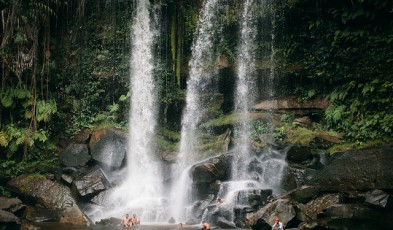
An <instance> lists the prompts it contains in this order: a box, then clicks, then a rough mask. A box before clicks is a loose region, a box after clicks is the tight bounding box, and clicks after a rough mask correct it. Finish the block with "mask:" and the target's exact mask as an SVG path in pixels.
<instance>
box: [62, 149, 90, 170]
mask: <svg viewBox="0 0 393 230" xmlns="http://www.w3.org/2000/svg"><path fill="white" fill-rule="evenodd" d="M90 159H91V156H90V155H89V149H88V146H87V145H86V144H71V145H69V146H68V147H67V148H66V149H65V150H64V152H63V153H62V154H61V155H60V163H61V164H62V165H64V166H67V167H77V166H86V163H87V162H89V160H90Z"/></svg>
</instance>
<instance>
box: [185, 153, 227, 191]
mask: <svg viewBox="0 0 393 230" xmlns="http://www.w3.org/2000/svg"><path fill="white" fill-rule="evenodd" d="M231 160H232V155H230V154H223V155H220V156H218V157H213V158H210V159H208V160H206V161H204V162H201V163H198V164H195V165H193V166H192V167H191V169H190V176H191V178H192V181H193V182H194V183H195V184H198V183H212V182H214V181H216V180H225V179H227V178H229V176H230V167H231Z"/></svg>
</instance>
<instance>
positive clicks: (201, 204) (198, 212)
mask: <svg viewBox="0 0 393 230" xmlns="http://www.w3.org/2000/svg"><path fill="white" fill-rule="evenodd" d="M213 200H214V195H209V196H208V197H206V199H204V200H200V201H197V202H195V203H194V204H193V205H192V208H191V213H192V215H193V217H194V218H196V219H201V217H202V215H203V213H204V211H205V210H206V208H207V207H208V206H209V204H210V203H211V202H212V201H213Z"/></svg>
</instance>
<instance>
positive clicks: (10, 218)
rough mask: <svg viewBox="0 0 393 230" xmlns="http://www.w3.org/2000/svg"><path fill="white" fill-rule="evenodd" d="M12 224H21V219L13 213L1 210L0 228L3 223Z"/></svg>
mask: <svg viewBox="0 0 393 230" xmlns="http://www.w3.org/2000/svg"><path fill="white" fill-rule="evenodd" d="M10 222H14V223H17V224H20V219H19V217H17V216H15V215H14V214H13V213H10V212H6V211H3V210H0V226H1V225H2V224H1V223H10Z"/></svg>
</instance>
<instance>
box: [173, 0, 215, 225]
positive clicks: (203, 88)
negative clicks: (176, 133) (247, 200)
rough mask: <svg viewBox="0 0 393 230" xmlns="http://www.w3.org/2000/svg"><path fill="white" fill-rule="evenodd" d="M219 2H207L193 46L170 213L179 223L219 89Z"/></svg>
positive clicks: (189, 195)
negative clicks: (209, 107)
mask: <svg viewBox="0 0 393 230" xmlns="http://www.w3.org/2000/svg"><path fill="white" fill-rule="evenodd" d="M219 4H220V0H206V1H204V5H203V7H202V10H201V13H200V18H199V23H198V28H197V34H196V38H195V40H194V43H193V46H192V56H191V60H190V62H189V67H190V71H189V79H188V81H187V97H186V107H185V110H184V113H183V116H182V128H181V140H180V149H179V157H178V162H177V164H175V166H174V168H173V174H174V178H176V179H175V180H176V181H175V182H174V184H173V186H172V192H171V203H172V204H173V207H172V209H171V214H172V216H173V217H174V218H175V220H176V221H178V220H179V221H184V220H185V218H186V216H185V213H186V211H185V206H187V205H188V202H189V201H190V199H192V194H191V193H190V189H191V187H190V186H191V184H190V182H191V180H190V178H189V177H188V173H187V172H188V168H189V166H191V165H192V164H193V163H195V162H196V161H197V160H198V158H199V151H198V149H197V148H196V147H197V146H198V144H199V140H198V135H197V129H198V126H199V125H200V123H201V121H202V120H203V118H204V116H205V115H206V112H207V108H206V106H207V103H208V101H209V100H210V99H211V96H212V94H213V93H214V90H215V88H216V86H215V85H214V82H215V79H214V77H215V76H216V75H217V71H218V70H217V68H216V67H215V64H216V61H217V53H216V52H215V50H216V45H215V43H214V41H215V40H217V38H219V35H220V31H221V26H220V25H219V24H218V23H219V20H218V7H219Z"/></svg>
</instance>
